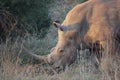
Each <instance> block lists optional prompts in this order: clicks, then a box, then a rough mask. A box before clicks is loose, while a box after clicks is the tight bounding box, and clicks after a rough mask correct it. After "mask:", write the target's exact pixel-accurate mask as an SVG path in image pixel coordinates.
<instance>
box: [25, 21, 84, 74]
mask: <svg viewBox="0 0 120 80" xmlns="http://www.w3.org/2000/svg"><path fill="white" fill-rule="evenodd" d="M53 25H54V26H55V27H56V28H58V42H57V44H56V46H55V47H54V48H52V49H51V51H50V54H48V55H46V56H40V55H35V54H33V53H31V52H30V51H29V50H27V49H26V48H24V50H25V51H26V52H27V53H28V54H30V55H31V56H32V57H34V58H36V59H38V60H40V61H43V62H45V63H48V64H50V65H51V66H52V67H53V69H55V71H57V72H59V71H61V70H65V68H66V67H67V66H69V65H70V64H72V63H73V62H74V61H75V60H76V58H77V52H78V51H77V50H78V49H83V48H84V47H83V46H82V47H80V46H81V45H80V42H81V40H80V39H79V37H78V36H79V33H78V29H77V28H73V27H71V26H69V27H68V26H65V25H63V24H62V25H61V24H59V23H57V22H53Z"/></svg>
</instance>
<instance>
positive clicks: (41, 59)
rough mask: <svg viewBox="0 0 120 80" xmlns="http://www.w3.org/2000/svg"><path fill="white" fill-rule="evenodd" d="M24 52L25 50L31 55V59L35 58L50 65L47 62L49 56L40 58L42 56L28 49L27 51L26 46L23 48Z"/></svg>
mask: <svg viewBox="0 0 120 80" xmlns="http://www.w3.org/2000/svg"><path fill="white" fill-rule="evenodd" d="M22 50H24V51H25V52H26V53H27V54H28V55H30V56H31V57H33V58H34V59H36V60H39V61H42V62H43V63H48V61H47V56H40V55H36V54H34V53H33V52H31V51H29V50H28V49H26V48H25V47H24V46H22Z"/></svg>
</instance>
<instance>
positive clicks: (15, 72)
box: [0, 0, 119, 80]
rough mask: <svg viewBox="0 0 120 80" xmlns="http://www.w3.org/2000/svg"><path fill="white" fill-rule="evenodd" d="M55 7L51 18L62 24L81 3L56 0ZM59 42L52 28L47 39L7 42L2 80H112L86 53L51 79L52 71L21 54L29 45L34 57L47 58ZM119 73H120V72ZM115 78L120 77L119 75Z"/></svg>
mask: <svg viewBox="0 0 120 80" xmlns="http://www.w3.org/2000/svg"><path fill="white" fill-rule="evenodd" d="M55 3H56V4H53V5H52V6H51V8H50V11H49V12H50V13H49V15H50V16H52V20H53V21H54V20H60V22H62V21H63V20H64V17H65V15H66V13H67V12H68V11H69V10H70V9H71V7H73V6H74V5H76V4H78V1H77V0H76V2H74V3H73V2H72V0H71V1H68V0H64V1H63V0H56V2H55ZM56 42H57V30H56V29H55V28H54V27H53V26H52V25H51V28H50V30H49V32H48V34H47V36H46V37H45V38H44V39H38V38H37V37H36V36H35V35H34V36H30V35H27V37H25V39H22V40H20V39H17V40H16V41H15V42H14V43H12V42H10V41H9V39H7V41H6V42H5V43H3V44H0V80H110V79H109V76H108V75H107V74H106V72H105V71H102V70H103V69H102V68H100V69H101V71H99V70H98V69H96V67H95V63H96V62H95V59H94V56H93V55H92V56H89V52H88V51H87V50H86V51H80V55H81V57H78V61H76V63H74V64H73V65H71V66H70V68H67V69H66V71H65V72H62V73H60V74H54V75H52V76H51V75H50V71H48V70H50V69H51V67H49V66H47V67H46V66H45V65H44V64H42V63H40V64H38V63H37V64H33V63H34V62H33V59H32V58H31V57H29V56H28V55H26V54H25V52H23V51H22V50H21V49H22V46H21V44H20V43H22V44H24V45H26V46H27V48H28V49H30V50H31V49H32V51H33V52H35V53H38V54H42V55H44V54H47V53H49V50H50V49H51V48H52V46H55V43H56ZM18 47H19V48H18ZM79 59H80V61H79ZM106 61H109V60H106ZM118 62H119V61H118ZM106 63H107V62H105V63H103V64H106ZM116 71H119V68H117V69H116ZM116 77H119V76H117V74H116Z"/></svg>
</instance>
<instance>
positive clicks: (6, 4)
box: [0, 0, 53, 37]
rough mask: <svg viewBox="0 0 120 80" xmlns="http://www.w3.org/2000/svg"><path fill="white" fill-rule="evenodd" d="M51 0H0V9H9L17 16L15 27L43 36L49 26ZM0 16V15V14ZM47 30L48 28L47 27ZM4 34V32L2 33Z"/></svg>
mask: <svg viewBox="0 0 120 80" xmlns="http://www.w3.org/2000/svg"><path fill="white" fill-rule="evenodd" d="M51 2H53V1H52V0H0V8H1V10H6V11H9V12H10V13H11V14H12V15H14V16H15V17H16V18H17V21H18V24H17V26H16V27H18V28H19V29H22V30H24V31H26V32H28V33H31V34H33V33H37V34H40V37H44V36H45V34H46V28H49V25H50V17H49V16H48V8H49V6H50V4H51ZM0 16H1V15H0ZM47 30H48V29H47ZM3 34H4V33H3Z"/></svg>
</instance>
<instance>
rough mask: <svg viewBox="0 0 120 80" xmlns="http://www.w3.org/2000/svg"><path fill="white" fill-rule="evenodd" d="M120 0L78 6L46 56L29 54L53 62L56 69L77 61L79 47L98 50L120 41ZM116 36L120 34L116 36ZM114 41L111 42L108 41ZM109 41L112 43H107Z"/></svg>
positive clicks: (61, 68)
mask: <svg viewBox="0 0 120 80" xmlns="http://www.w3.org/2000/svg"><path fill="white" fill-rule="evenodd" d="M119 3H120V0H89V1H87V2H84V3H82V4H79V5H77V6H75V7H74V8H73V9H72V10H71V11H69V13H68V14H67V16H66V18H65V20H64V21H63V23H62V24H59V23H57V22H53V24H54V26H55V27H56V28H58V42H57V45H56V46H55V47H54V48H53V49H52V50H51V53H50V54H48V55H47V56H38V55H35V54H32V53H30V52H29V54H30V55H32V56H34V57H35V58H37V59H39V60H42V61H44V62H46V63H48V64H50V65H51V66H52V67H53V68H54V69H55V70H56V71H57V72H59V71H60V70H64V69H65V67H66V66H69V65H70V64H72V63H73V62H74V61H75V60H76V56H77V50H80V49H83V50H84V49H90V50H93V52H94V51H98V53H97V54H98V56H97V58H98V60H99V61H100V59H99V54H100V55H101V52H100V50H105V49H106V48H109V49H111V48H112V49H115V47H113V46H112V45H113V43H114V40H115V38H116V40H117V42H119V41H120V5H119ZM115 35H117V37H116V36H115ZM110 40H111V42H112V43H108V42H109V41H110ZM108 44H109V46H107V45H108Z"/></svg>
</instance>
